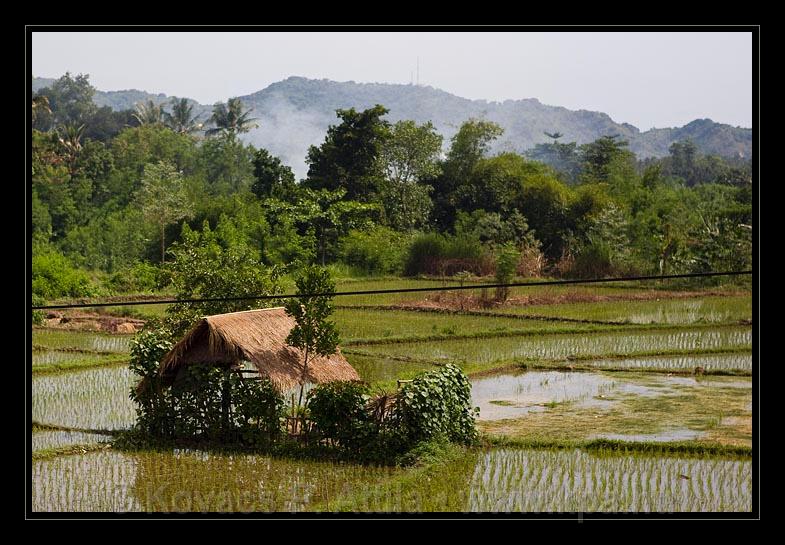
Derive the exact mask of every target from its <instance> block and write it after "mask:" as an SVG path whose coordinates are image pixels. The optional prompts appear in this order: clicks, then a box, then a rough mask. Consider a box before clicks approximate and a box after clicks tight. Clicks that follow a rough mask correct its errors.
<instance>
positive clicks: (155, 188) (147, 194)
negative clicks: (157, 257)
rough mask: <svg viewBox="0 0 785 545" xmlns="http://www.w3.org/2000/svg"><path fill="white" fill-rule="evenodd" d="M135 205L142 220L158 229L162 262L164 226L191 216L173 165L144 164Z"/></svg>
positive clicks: (163, 255) (179, 175) (163, 254)
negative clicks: (139, 211) (140, 185)
mask: <svg viewBox="0 0 785 545" xmlns="http://www.w3.org/2000/svg"><path fill="white" fill-rule="evenodd" d="M136 204H137V206H139V208H140V209H141V211H142V215H143V217H144V218H145V220H146V221H149V222H150V223H152V224H154V225H156V226H157V227H158V229H159V233H160V236H161V262H162V263H163V262H164V261H165V260H166V259H165V255H166V226H167V225H169V224H171V223H174V222H176V221H178V220H180V219H182V218H185V217H188V216H189V215H190V214H191V213H192V204H191V202H190V200H189V198H188V193H187V192H186V188H185V186H184V184H183V178H182V175H181V174H180V172H179V171H177V169H176V167H175V165H174V164H172V163H168V162H164V161H159V162H158V163H155V164H152V163H150V164H147V165H145V167H144V174H143V176H142V187H140V188H139V191H138V192H137V195H136Z"/></svg>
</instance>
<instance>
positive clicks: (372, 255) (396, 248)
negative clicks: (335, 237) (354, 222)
mask: <svg viewBox="0 0 785 545" xmlns="http://www.w3.org/2000/svg"><path fill="white" fill-rule="evenodd" d="M406 242H407V237H406V236H405V235H403V234H401V233H399V232H396V231H393V230H392V229H390V228H388V227H383V226H381V225H378V226H375V227H372V228H371V229H368V230H364V231H359V230H353V231H349V233H348V234H347V235H346V236H345V237H343V238H342V239H341V261H343V262H344V263H346V264H347V265H350V266H351V267H354V268H355V269H356V270H357V271H360V272H362V273H363V274H367V275H385V274H399V273H401V272H402V271H403V265H404V263H403V261H404V257H405V252H406Z"/></svg>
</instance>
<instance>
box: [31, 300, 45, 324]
mask: <svg viewBox="0 0 785 545" xmlns="http://www.w3.org/2000/svg"><path fill="white" fill-rule="evenodd" d="M44 303H45V301H44V299H43V298H42V297H40V296H38V295H35V294H33V297H32V306H34V307H35V306H39V305H43V304H44ZM43 323H44V311H43V310H34V311H33V324H34V325H41V324H43Z"/></svg>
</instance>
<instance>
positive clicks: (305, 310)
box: [284, 265, 339, 366]
mask: <svg viewBox="0 0 785 545" xmlns="http://www.w3.org/2000/svg"><path fill="white" fill-rule="evenodd" d="M295 284H296V286H297V295H298V297H296V298H292V299H287V300H286V304H285V305H284V307H285V308H286V313H287V314H288V315H289V316H291V317H293V318H294V319H295V322H296V325H295V326H294V327H293V328H292V330H291V331H290V332H289V336H288V337H286V342H287V344H289V345H291V346H294V347H295V348H299V349H301V350H303V351H304V352H305V354H306V355H305V358H306V361H305V363H304V366H307V362H308V355H309V354H311V355H319V356H329V355H331V354H334V353H335V351H336V349H337V347H338V343H339V337H338V330H337V329H336V328H335V323H334V322H332V321H330V320H328V317H329V316H330V315H331V314H332V312H333V306H332V297H330V296H324V295H322V296H307V295H306V294H310V293H334V292H335V282H333V281H332V279H331V278H330V273H329V272H328V271H327V270H326V269H324V268H323V267H319V266H316V265H309V266H306V267H304V268H303V269H302V270H301V271H300V272H299V274H298V275H297V278H296V279H295Z"/></svg>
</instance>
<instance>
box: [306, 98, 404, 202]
mask: <svg viewBox="0 0 785 545" xmlns="http://www.w3.org/2000/svg"><path fill="white" fill-rule="evenodd" d="M388 112H389V110H388V109H387V108H385V107H384V106H382V105H380V104H377V105H376V106H374V107H373V108H369V109H367V110H364V111H362V112H358V111H357V110H355V109H354V108H350V109H348V110H336V115H337V116H338V117H339V118H340V119H341V124H339V125H332V126H330V128H329V129H327V136H326V138H325V139H324V143H322V145H321V146H319V147H316V146H311V147H310V148H309V150H308V159H307V161H308V165H309V168H308V179H307V180H306V182H305V183H306V186H307V187H309V188H311V189H329V190H335V189H338V188H343V189H345V190H346V197H347V198H348V199H352V200H359V201H364V202H370V201H372V200H374V199H375V198H376V196H377V194H378V192H379V188H380V186H381V184H382V182H383V180H384V168H383V164H382V162H381V161H380V158H381V154H382V147H383V145H384V143H385V141H386V140H387V138H388V137H389V131H388V128H389V125H390V124H389V122H388V121H385V120H383V119H382V116H384V115H385V114H387V113H388Z"/></svg>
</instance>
